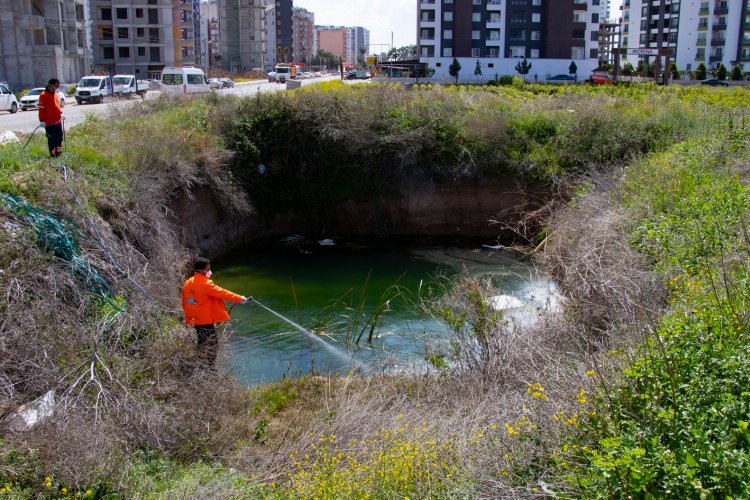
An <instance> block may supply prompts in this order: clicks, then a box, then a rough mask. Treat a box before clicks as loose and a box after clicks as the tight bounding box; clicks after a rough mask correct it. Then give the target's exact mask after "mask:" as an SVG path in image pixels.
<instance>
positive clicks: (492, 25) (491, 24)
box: [485, 19, 503, 29]
mask: <svg viewBox="0 0 750 500" xmlns="http://www.w3.org/2000/svg"><path fill="white" fill-rule="evenodd" d="M485 26H486V27H487V29H499V28H502V27H503V23H502V21H500V19H498V20H494V19H490V20H489V21H487V24H486V25H485Z"/></svg>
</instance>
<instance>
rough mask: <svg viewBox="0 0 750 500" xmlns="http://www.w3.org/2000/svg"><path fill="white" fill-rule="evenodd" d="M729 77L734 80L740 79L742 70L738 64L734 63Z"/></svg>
mask: <svg viewBox="0 0 750 500" xmlns="http://www.w3.org/2000/svg"><path fill="white" fill-rule="evenodd" d="M729 78H730V79H731V80H734V81H735V82H737V81H740V80H742V70H741V69H740V67H739V66H738V65H736V64H735V65H734V68H732V74H731V75H730V77H729Z"/></svg>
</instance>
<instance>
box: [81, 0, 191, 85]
mask: <svg viewBox="0 0 750 500" xmlns="http://www.w3.org/2000/svg"><path fill="white" fill-rule="evenodd" d="M91 15H92V24H93V40H94V51H93V52H94V70H95V71H96V72H97V73H108V74H117V73H130V74H135V75H136V76H137V77H138V78H159V77H160V75H161V71H162V69H164V67H165V66H195V65H197V64H199V63H200V48H199V44H200V43H199V42H200V41H199V39H196V35H199V33H198V32H196V22H197V20H196V17H199V16H200V7H199V5H198V0H91ZM196 56H197V57H196Z"/></svg>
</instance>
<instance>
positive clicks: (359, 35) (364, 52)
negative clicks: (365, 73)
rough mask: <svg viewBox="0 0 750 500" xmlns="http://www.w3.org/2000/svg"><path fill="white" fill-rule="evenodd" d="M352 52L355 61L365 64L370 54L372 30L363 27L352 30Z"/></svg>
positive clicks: (355, 27)
mask: <svg viewBox="0 0 750 500" xmlns="http://www.w3.org/2000/svg"><path fill="white" fill-rule="evenodd" d="M352 36H353V37H354V39H353V41H352V50H353V51H354V59H353V60H355V61H357V62H359V63H362V64H364V59H365V58H366V57H367V56H368V55H369V54H370V30H368V29H365V28H363V27H362V26H354V27H353V28H352Z"/></svg>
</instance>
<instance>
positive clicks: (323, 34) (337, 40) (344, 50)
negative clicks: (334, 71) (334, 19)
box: [315, 26, 353, 64]
mask: <svg viewBox="0 0 750 500" xmlns="http://www.w3.org/2000/svg"><path fill="white" fill-rule="evenodd" d="M315 31H316V33H317V36H316V38H317V51H320V50H325V51H328V52H330V53H332V54H336V55H337V56H339V57H340V58H341V60H342V61H343V62H344V63H350V64H351V63H352V59H351V57H352V40H353V37H352V36H351V33H350V30H349V28H346V27H344V26H316V27H315ZM317 51H316V53H317Z"/></svg>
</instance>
